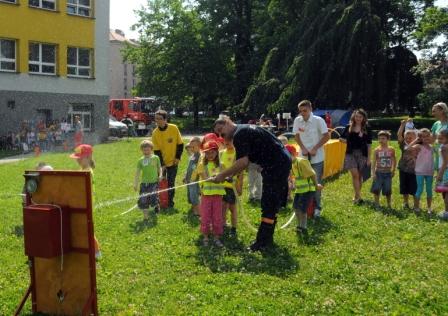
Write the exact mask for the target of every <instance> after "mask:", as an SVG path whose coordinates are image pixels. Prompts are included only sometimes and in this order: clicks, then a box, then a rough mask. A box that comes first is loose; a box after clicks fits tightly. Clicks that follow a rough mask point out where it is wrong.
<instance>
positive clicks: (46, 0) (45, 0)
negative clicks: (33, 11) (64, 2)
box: [28, 0, 56, 10]
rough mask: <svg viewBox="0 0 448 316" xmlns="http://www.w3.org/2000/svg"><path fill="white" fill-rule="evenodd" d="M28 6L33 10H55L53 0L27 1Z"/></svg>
mask: <svg viewBox="0 0 448 316" xmlns="http://www.w3.org/2000/svg"><path fill="white" fill-rule="evenodd" d="M28 5H29V6H30V7H34V8H41V9H46V10H56V3H55V0H28Z"/></svg>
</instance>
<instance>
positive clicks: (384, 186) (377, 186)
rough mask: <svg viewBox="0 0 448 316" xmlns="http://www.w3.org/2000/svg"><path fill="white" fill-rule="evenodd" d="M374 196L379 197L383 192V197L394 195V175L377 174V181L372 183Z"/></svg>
mask: <svg viewBox="0 0 448 316" xmlns="http://www.w3.org/2000/svg"><path fill="white" fill-rule="evenodd" d="M370 192H372V193H373V194H377V195H379V194H380V193H381V192H382V193H383V195H391V194H392V173H390V172H387V173H386V172H384V173H383V172H377V173H376V177H375V180H373V182H372V188H371V190H370Z"/></svg>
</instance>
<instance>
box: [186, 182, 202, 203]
mask: <svg viewBox="0 0 448 316" xmlns="http://www.w3.org/2000/svg"><path fill="white" fill-rule="evenodd" d="M187 197H188V203H190V204H191V205H199V184H192V185H189V186H188V187H187Z"/></svg>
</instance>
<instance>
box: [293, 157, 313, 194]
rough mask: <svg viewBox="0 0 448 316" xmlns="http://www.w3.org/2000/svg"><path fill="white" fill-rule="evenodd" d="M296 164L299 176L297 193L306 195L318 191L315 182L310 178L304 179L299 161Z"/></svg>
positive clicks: (297, 178) (297, 177)
mask: <svg viewBox="0 0 448 316" xmlns="http://www.w3.org/2000/svg"><path fill="white" fill-rule="evenodd" d="M295 163H296V164H297V173H298V174H297V175H296V174H295V175H294V176H295V177H296V190H295V193H306V192H314V191H316V187H315V186H314V183H313V181H311V179H310V178H303V177H302V175H301V174H300V169H299V166H298V161H297V160H296V161H295Z"/></svg>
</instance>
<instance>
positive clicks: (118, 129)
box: [109, 116, 128, 137]
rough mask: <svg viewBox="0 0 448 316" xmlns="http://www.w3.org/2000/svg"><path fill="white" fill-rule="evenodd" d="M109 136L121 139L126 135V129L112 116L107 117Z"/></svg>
mask: <svg viewBox="0 0 448 316" xmlns="http://www.w3.org/2000/svg"><path fill="white" fill-rule="evenodd" d="M109 135H110V136H115V137H123V136H127V135H128V127H127V126H126V124H124V123H121V122H119V121H117V120H116V119H115V117H113V116H109Z"/></svg>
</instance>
